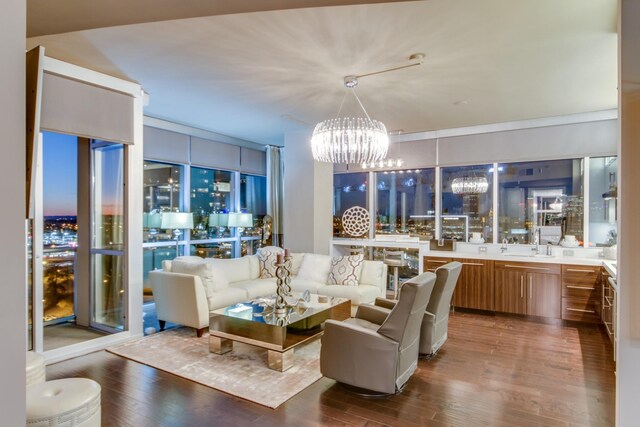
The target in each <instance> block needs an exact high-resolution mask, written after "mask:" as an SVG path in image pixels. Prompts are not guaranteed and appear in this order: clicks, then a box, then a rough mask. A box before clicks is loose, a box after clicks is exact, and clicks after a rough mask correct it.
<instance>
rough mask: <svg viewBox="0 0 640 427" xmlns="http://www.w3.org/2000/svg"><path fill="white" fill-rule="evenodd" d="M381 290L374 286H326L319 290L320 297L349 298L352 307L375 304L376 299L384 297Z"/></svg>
mask: <svg viewBox="0 0 640 427" xmlns="http://www.w3.org/2000/svg"><path fill="white" fill-rule="evenodd" d="M381 294H382V292H381V291H380V288H378V287H377V286H372V285H359V286H341V285H325V286H320V287H319V288H318V295H327V296H330V297H341V298H349V299H350V300H351V304H352V305H359V304H364V303H366V302H374V301H375V300H376V297H379V296H382V295H381Z"/></svg>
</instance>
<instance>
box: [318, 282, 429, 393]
mask: <svg viewBox="0 0 640 427" xmlns="http://www.w3.org/2000/svg"><path fill="white" fill-rule="evenodd" d="M435 281H436V275H435V274H433V273H429V272H427V273H423V274H421V275H419V276H416V277H414V278H413V279H410V280H409V281H407V282H405V284H404V285H403V286H402V289H401V291H400V297H399V299H398V301H397V302H396V304H395V306H394V308H393V309H391V310H387V309H384V308H380V307H376V306H375V305H372V304H362V305H360V306H359V307H358V311H357V312H356V317H355V318H351V319H347V320H345V321H343V322H338V321H335V320H327V321H326V322H325V327H324V335H323V336H322V349H321V352H320V371H321V372H322V374H323V375H324V376H326V377H329V378H333V379H335V380H336V381H338V382H340V383H343V384H345V385H347V386H352V387H355V388H356V389H360V390H362V391H366V392H365V393H372V394H394V393H398V392H400V391H401V390H402V389H403V387H404V385H405V384H406V382H407V381H408V380H409V378H410V377H411V375H412V374H413V373H414V372H415V370H416V367H417V365H418V350H419V349H418V346H419V343H420V328H421V323H422V318H423V317H424V312H425V310H426V307H427V302H428V301H429V297H430V296H431V292H432V291H433V287H434V284H435Z"/></svg>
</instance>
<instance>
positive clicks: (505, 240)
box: [500, 237, 509, 253]
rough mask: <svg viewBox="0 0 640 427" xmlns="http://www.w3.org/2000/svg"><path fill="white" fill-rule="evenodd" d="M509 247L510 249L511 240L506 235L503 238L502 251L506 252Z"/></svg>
mask: <svg viewBox="0 0 640 427" xmlns="http://www.w3.org/2000/svg"><path fill="white" fill-rule="evenodd" d="M507 249H509V241H508V240H507V238H506V237H505V238H504V239H502V246H500V252H502V253H505V252H507Z"/></svg>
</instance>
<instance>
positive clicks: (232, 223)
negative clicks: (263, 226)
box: [229, 213, 253, 227]
mask: <svg viewBox="0 0 640 427" xmlns="http://www.w3.org/2000/svg"><path fill="white" fill-rule="evenodd" d="M229 227H253V215H252V214H250V213H230V214H229Z"/></svg>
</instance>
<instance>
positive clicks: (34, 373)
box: [27, 351, 45, 385]
mask: <svg viewBox="0 0 640 427" xmlns="http://www.w3.org/2000/svg"><path fill="white" fill-rule="evenodd" d="M44 381H45V370H44V357H42V356H41V355H39V354H36V353H34V352H33V351H27V385H31V384H38V383H43V382H44Z"/></svg>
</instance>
